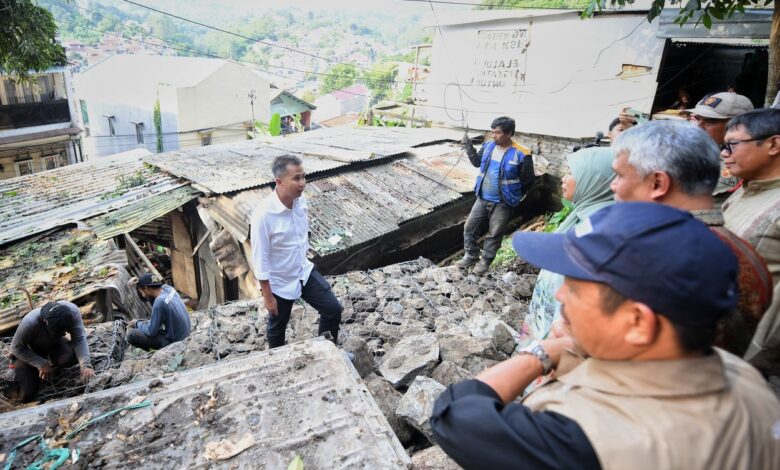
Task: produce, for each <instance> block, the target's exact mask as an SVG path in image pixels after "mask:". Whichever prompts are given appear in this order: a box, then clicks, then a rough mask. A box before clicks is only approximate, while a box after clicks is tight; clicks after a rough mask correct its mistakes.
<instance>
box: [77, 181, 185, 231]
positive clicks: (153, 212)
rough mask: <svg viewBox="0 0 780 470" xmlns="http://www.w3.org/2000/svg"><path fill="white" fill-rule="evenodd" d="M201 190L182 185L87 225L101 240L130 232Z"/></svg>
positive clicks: (89, 222) (174, 208)
mask: <svg viewBox="0 0 780 470" xmlns="http://www.w3.org/2000/svg"><path fill="white" fill-rule="evenodd" d="M198 194H199V191H197V190H195V189H193V188H192V187H190V186H182V187H181V188H176V189H174V190H173V191H168V192H167V193H162V194H157V195H154V196H152V197H148V198H145V199H142V200H140V201H137V202H134V203H132V204H130V205H127V206H125V207H123V208H121V209H118V210H115V211H112V212H109V213H108V214H105V215H101V216H99V217H94V218H92V219H89V220H87V222H86V223H87V225H88V226H89V227H90V228H91V229H92V230H94V232H95V234H96V235H97V237H98V238H99V239H101V240H108V239H109V238H112V237H114V236H116V235H120V234H122V233H129V232H131V231H133V230H135V229H136V228H138V227H140V226H142V225H144V224H146V223H149V222H151V221H153V220H154V219H156V218H158V217H162V216H164V215H165V214H167V213H168V212H170V211H172V210H176V209H177V208H179V207H181V206H183V205H184V204H186V203H188V202H189V201H191V200H193V199H195V197H196V196H197V195H198Z"/></svg>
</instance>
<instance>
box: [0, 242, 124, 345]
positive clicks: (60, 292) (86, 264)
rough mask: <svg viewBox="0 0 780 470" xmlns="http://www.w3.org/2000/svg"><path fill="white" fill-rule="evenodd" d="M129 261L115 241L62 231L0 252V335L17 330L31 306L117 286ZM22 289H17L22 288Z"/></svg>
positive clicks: (5, 248) (77, 296) (75, 297)
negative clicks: (30, 304) (122, 268)
mask: <svg viewBox="0 0 780 470" xmlns="http://www.w3.org/2000/svg"><path fill="white" fill-rule="evenodd" d="M126 263H127V256H126V255H125V252H124V251H123V250H118V249H117V248H116V246H115V245H114V243H113V242H111V241H102V240H98V239H97V238H96V237H95V236H94V235H93V234H92V233H91V232H88V231H82V230H77V229H64V230H60V231H57V232H54V233H52V234H49V235H45V236H39V237H33V238H32V239H30V240H25V241H23V242H20V243H17V244H14V245H10V246H6V247H4V248H3V249H2V250H0V333H2V332H4V331H8V330H9V329H11V328H14V327H16V325H17V324H18V323H19V320H20V319H21V317H22V316H23V315H24V314H26V313H27V312H28V311H29V305H28V301H27V297H26V295H25V293H24V291H23V290H21V289H25V290H27V291H28V292H29V293H30V295H31V296H32V304H33V307H34V308H35V307H40V306H42V305H43V304H45V303H46V302H49V301H53V300H71V301H72V300H74V299H77V298H79V297H82V296H84V295H87V294H89V293H91V292H94V291H96V290H100V289H103V288H108V287H115V283H114V281H113V279H114V278H115V277H116V276H117V275H118V272H117V269H118V266H120V265H122V264H126ZM20 288H21V289H20Z"/></svg>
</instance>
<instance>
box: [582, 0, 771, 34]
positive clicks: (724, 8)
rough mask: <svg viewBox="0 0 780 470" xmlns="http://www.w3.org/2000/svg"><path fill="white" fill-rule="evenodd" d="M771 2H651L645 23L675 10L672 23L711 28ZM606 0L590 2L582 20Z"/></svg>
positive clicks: (620, 1) (613, 0)
mask: <svg viewBox="0 0 780 470" xmlns="http://www.w3.org/2000/svg"><path fill="white" fill-rule="evenodd" d="M609 2H610V5H613V6H615V5H617V6H626V5H630V4H632V3H634V0H609ZM772 2H773V0H669V1H668V2H667V1H666V0H653V3H652V4H651V5H650V11H649V12H648V13H647V21H653V20H654V19H656V18H657V17H658V16H659V15H660V14H661V10H663V9H664V8H677V9H678V10H679V11H678V12H677V16H676V18H675V19H674V22H675V23H677V24H679V25H683V24H685V23H687V22H688V21H690V20H695V21H696V23H697V24H698V23H699V22H701V23H702V24H703V25H704V27H706V28H708V29H709V28H711V27H712V19H713V18H715V19H718V20H723V19H726V18H730V17H731V16H732V15H733V14H734V13H736V12H740V13H745V7H749V8H760V7H766V6H768V5H770V4H771V3H772ZM606 4H607V2H606V0H590V2H589V4H588V6H587V8H585V10H584V11H583V12H582V16H583V18H586V17H590V16H592V15H593V12H594V11H596V9H599V10H601V9H603V8H605V7H606Z"/></svg>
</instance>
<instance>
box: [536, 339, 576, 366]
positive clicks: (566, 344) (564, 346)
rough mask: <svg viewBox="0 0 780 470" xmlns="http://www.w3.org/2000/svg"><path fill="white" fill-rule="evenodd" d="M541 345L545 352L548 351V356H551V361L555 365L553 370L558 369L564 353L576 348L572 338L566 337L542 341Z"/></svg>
mask: <svg viewBox="0 0 780 470" xmlns="http://www.w3.org/2000/svg"><path fill="white" fill-rule="evenodd" d="M539 344H541V345H542V347H543V348H544V350H545V351H547V355H548V356H550V359H551V360H552V363H553V369H556V368H557V367H558V363H559V362H560V361H561V356H562V355H563V352H564V351H566V350H568V349H573V348H574V340H573V339H572V337H571V336H564V337H562V338H549V339H545V340H543V341H540V342H539Z"/></svg>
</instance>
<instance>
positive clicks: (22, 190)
mask: <svg viewBox="0 0 780 470" xmlns="http://www.w3.org/2000/svg"><path fill="white" fill-rule="evenodd" d="M182 185H184V182H182V181H180V180H179V179H178V178H174V177H171V176H169V175H166V174H164V173H161V172H159V171H157V170H155V169H154V168H150V167H148V166H145V165H144V163H143V160H142V157H141V156H139V155H136V154H133V155H125V156H121V157H118V158H105V159H99V160H95V161H90V162H86V163H77V164H75V165H68V166H65V167H61V168H57V169H54V170H49V171H43V172H40V173H35V174H32V175H26V176H22V177H18V178H11V179H7V180H3V181H0V245H3V244H6V243H9V242H12V241H14V240H18V239H20V238H24V237H28V236H30V235H35V234H37V233H41V232H44V231H46V230H49V229H52V228H55V227H60V226H63V225H67V224H71V223H76V222H78V221H81V220H84V219H87V218H89V217H94V216H96V215H100V214H104V213H107V212H110V211H112V210H116V209H119V208H122V207H124V206H126V205H128V204H132V203H135V202H137V201H139V200H142V199H144V198H147V197H151V196H154V195H158V194H162V193H165V192H168V191H171V190H173V189H176V188H178V187H180V186H182Z"/></svg>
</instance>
